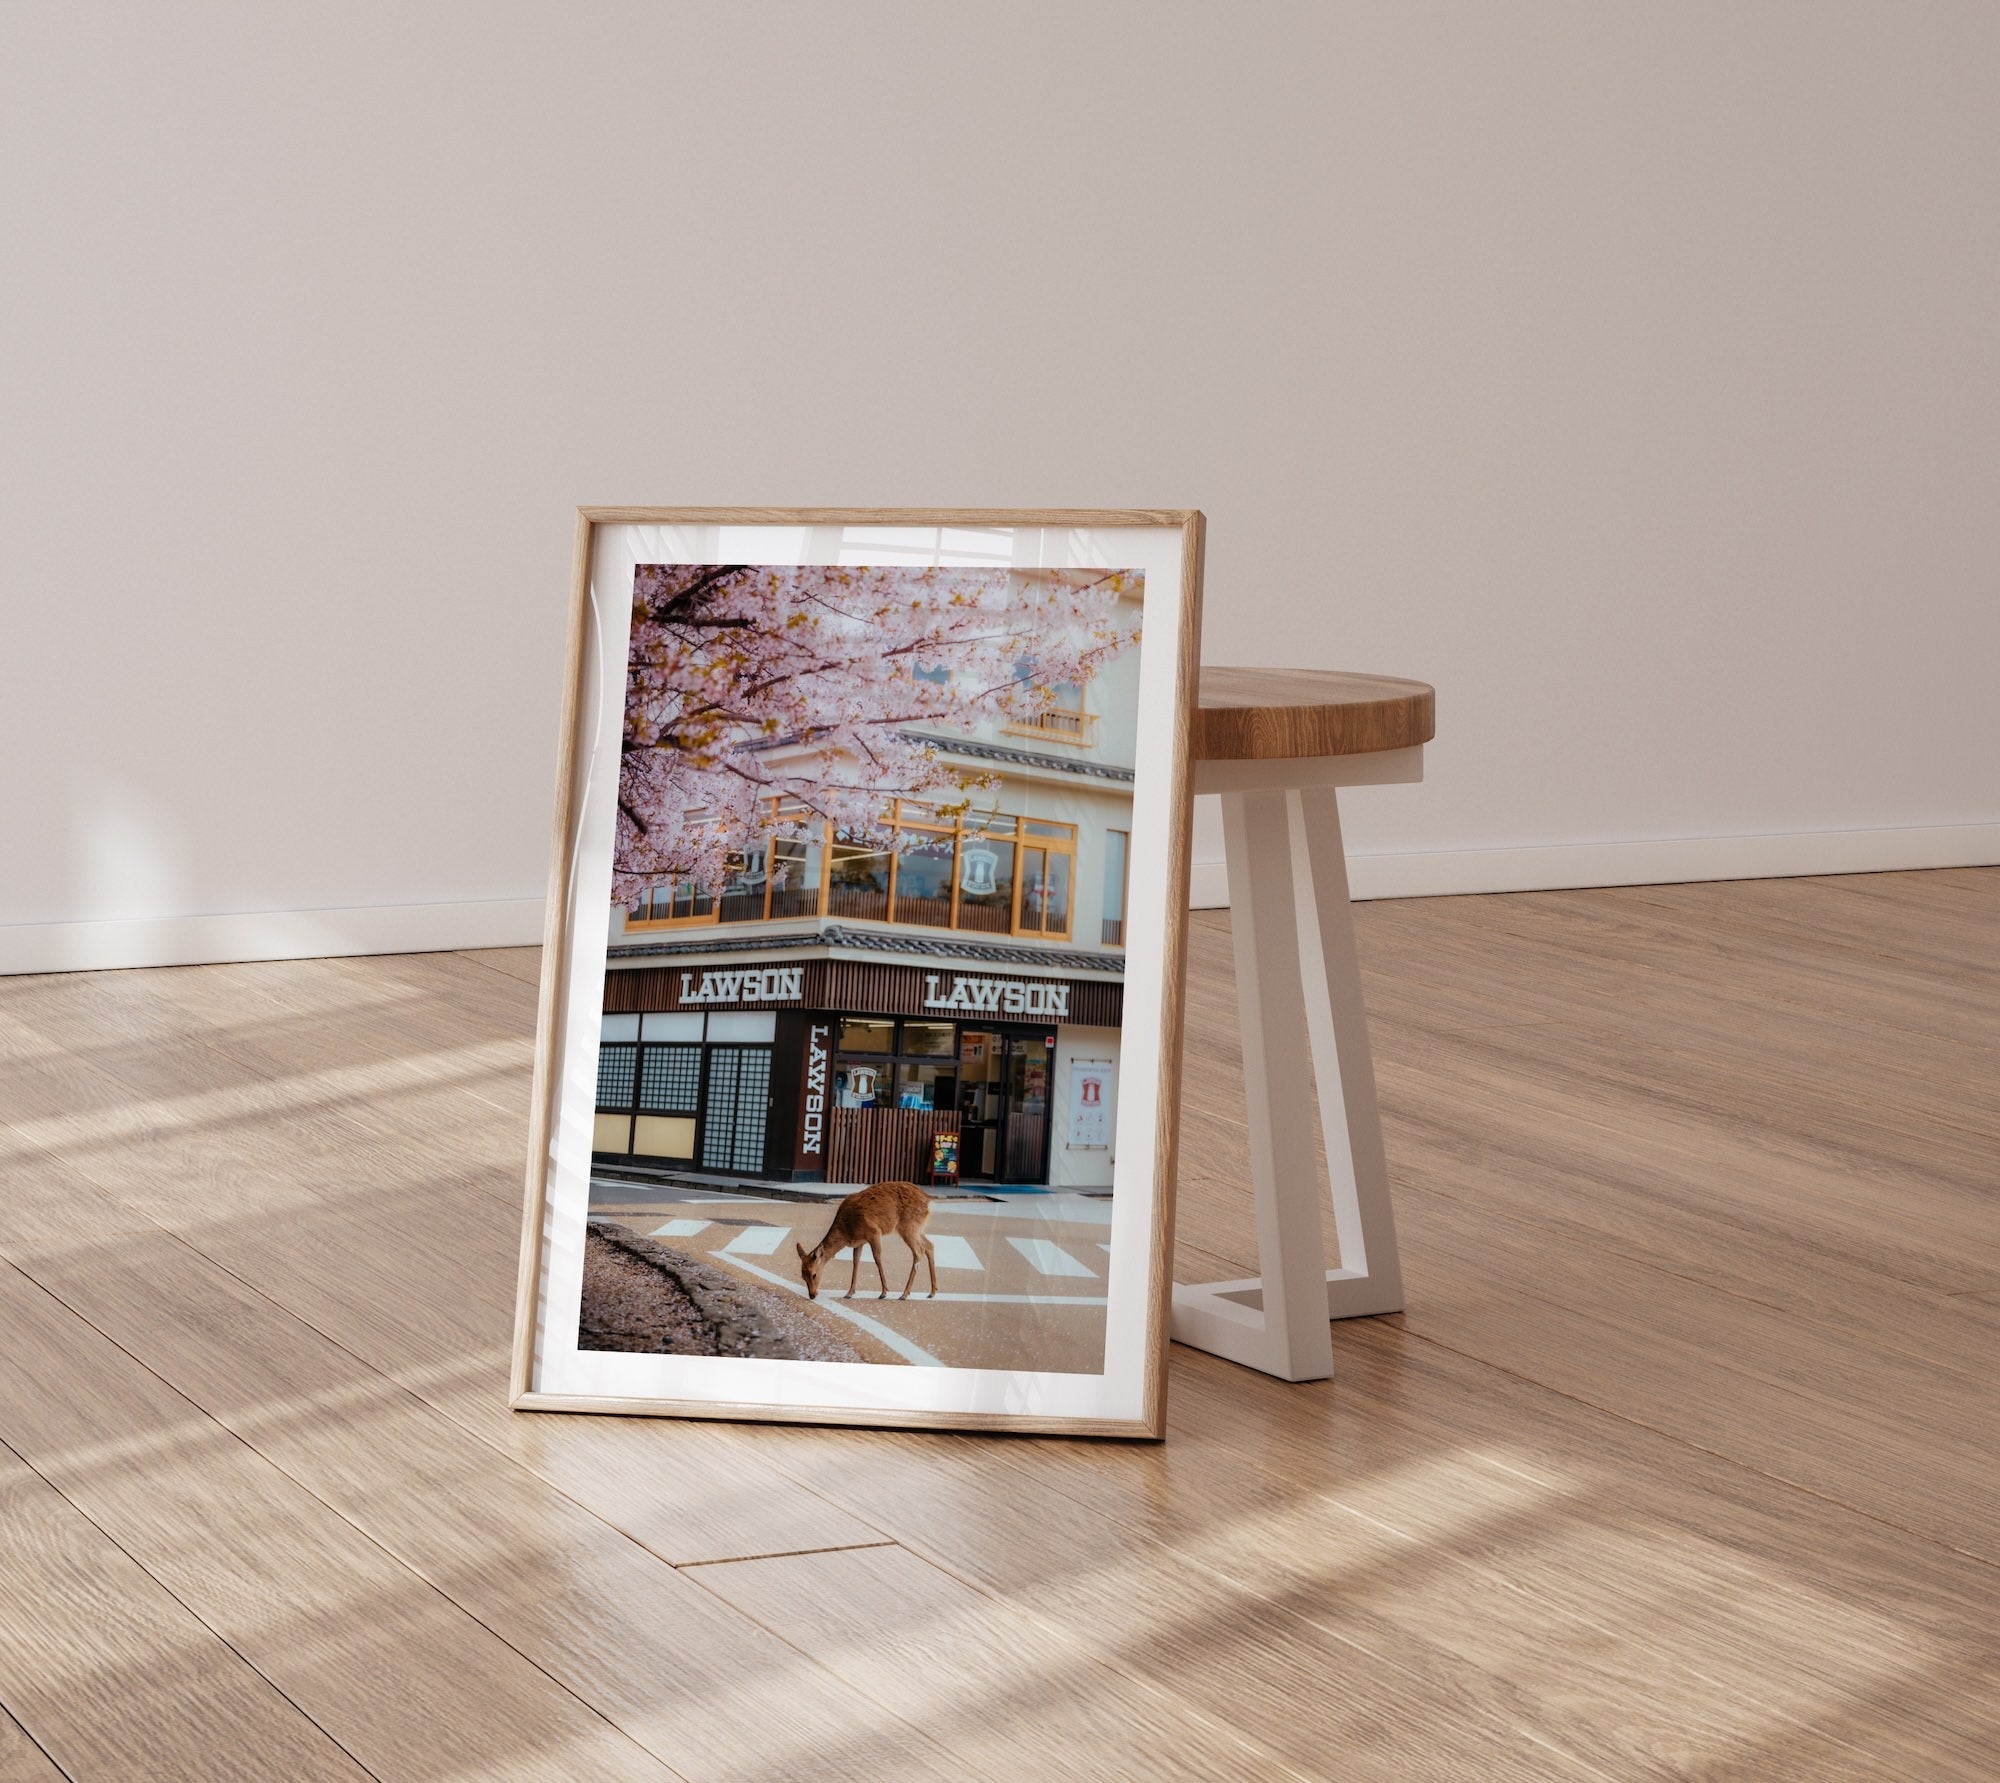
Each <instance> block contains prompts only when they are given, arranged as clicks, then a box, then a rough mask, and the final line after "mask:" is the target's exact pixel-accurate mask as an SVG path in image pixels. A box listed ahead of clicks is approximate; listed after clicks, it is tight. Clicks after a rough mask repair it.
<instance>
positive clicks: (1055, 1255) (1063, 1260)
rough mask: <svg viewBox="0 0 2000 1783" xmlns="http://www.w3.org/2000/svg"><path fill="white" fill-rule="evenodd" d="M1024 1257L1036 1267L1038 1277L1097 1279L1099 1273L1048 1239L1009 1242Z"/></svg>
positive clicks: (1024, 1239) (1016, 1239) (1010, 1240)
mask: <svg viewBox="0 0 2000 1783" xmlns="http://www.w3.org/2000/svg"><path fill="white" fill-rule="evenodd" d="M1007 1242H1008V1243H1009V1244H1011V1245H1012V1246H1013V1247H1014V1248H1015V1249H1016V1250H1017V1251H1019V1252H1020V1253H1021V1255H1022V1256H1024V1257H1026V1258H1027V1259H1028V1261H1029V1262H1030V1263H1031V1264H1033V1265H1034V1268H1035V1272H1036V1273H1037V1274H1038V1275H1087V1276H1091V1277H1093V1278H1095V1276H1096V1274H1097V1271H1096V1270H1094V1269H1091V1268H1089V1267H1088V1266H1086V1265H1085V1264H1082V1263H1079V1262H1078V1261H1077V1260H1076V1259H1075V1258H1074V1257H1072V1256H1071V1255H1070V1254H1069V1252H1068V1251H1066V1250H1064V1249H1063V1247H1062V1246H1061V1245H1059V1244H1055V1243H1052V1242H1051V1241H1050V1240H1048V1239H1046V1238H1014V1237H1012V1236H1010V1237H1009V1238H1008V1240H1007Z"/></svg>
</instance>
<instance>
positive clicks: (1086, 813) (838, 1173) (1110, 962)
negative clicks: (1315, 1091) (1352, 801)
mask: <svg viewBox="0 0 2000 1783" xmlns="http://www.w3.org/2000/svg"><path fill="white" fill-rule="evenodd" d="M1203 530H1204V523H1203V518H1202V516H1201V515H1200V513H1198V512H1195V511H1192V510H1180V509H1161V510H1152V509H1117V510H1096V509H1049V510H1014V509H949V510H935V509H838V508H584V509H581V510H579V512H578V515H577V525H576V539H575V559H574V566H573V573H572V580H571V589H570V617H569V634H568V646H567V651H566V656H565V663H564V670H563V688H564V695H563V703H562V717H561V726H560V735H559V764H558V774H557V797H556V809H555V821H554V835H553V843H552V865H551V871H550V883H549V903H548V919H547V925H546V936H545V946H544V953H543V965H542V980H541V1000H540V1009H539V1016H538V1022H537V1033H536V1056H535V1073H534V1084H533V1095H532V1102H531V1109H530V1122H529V1159H528V1172H527V1196H526V1209H525V1217H524V1222H523V1231H522V1247H521V1266H520V1277H519V1297H518V1305H517V1315H516V1331H515V1343H514V1352H513V1359H512V1371H511V1403H512V1404H513V1405H514V1406H515V1407H516V1408H517V1409H520V1410H525V1411H536V1410H551V1411H565V1412H577V1411H602V1412H614V1413H639V1414H653V1415H666V1416H688V1417H711V1418H716V1417H719V1418H739V1419H751V1420H771V1421H781V1422H812V1423H845V1424H874V1425H893V1426H903V1427H912V1428H922V1427H928V1428H945V1429H963V1430H1003V1431H1004V1430H1011V1431H1020V1432H1056V1433H1067V1434H1075V1435H1098V1436H1120V1437H1138V1438H1158V1437H1160V1436H1162V1435H1163V1434H1164V1431H1165V1416H1166V1347H1167V1330H1168V1319H1169V1305H1170V1295H1171V1256H1172V1237H1173V1184H1174V1171H1175V1159H1176V1144H1177V1125H1178V1103H1179V1074H1180V1051H1181V1033H1182V1025H1183V983H1184V979H1185V971H1186V940H1187V893H1188V871H1189V826H1190V816H1191V791H1192V772H1193V764H1192V733H1193V721H1194V708H1195V699H1196V676H1197V661H1198V655H1199V637H1200V608H1201V580H1202V554H1203ZM850 1294H851V1295H853V1296H854V1297H853V1298H848V1296H849V1295H850Z"/></svg>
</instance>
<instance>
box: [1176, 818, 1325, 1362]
mask: <svg viewBox="0 0 2000 1783" xmlns="http://www.w3.org/2000/svg"><path fill="white" fill-rule="evenodd" d="M1296 799H1297V794H1296V793H1286V792H1279V791H1266V792H1245V793H1225V794H1224V795H1223V800H1222V821H1223V828H1224V834H1225V837H1226V844H1227V849H1228V858H1229V885H1230V924H1231V928H1232V931H1233V933H1234V938H1235V944H1236V994H1237V1002H1238V1006H1239V1008H1240V1009H1241V1012H1242V1019H1243V1081H1244V1088H1245V1090H1246V1092H1247V1093H1248V1096H1249V1104H1250V1107H1249V1114H1250V1180H1251V1187H1252V1192H1253V1194H1254V1197H1255V1201H1256V1209H1257V1260H1258V1263H1259V1265H1260V1266H1261V1268H1262V1270H1263V1274H1262V1275H1261V1276H1260V1277H1258V1278H1256V1279H1254V1280H1250V1281H1242V1282H1213V1283H1207V1284H1203V1285H1200V1286H1195V1287H1189V1286H1177V1287H1176V1288H1175V1289H1174V1314H1173V1335H1174V1337H1175V1339H1176V1340H1177V1341H1178V1342H1181V1343H1187V1344H1192V1345H1194V1346H1195V1347H1196V1348H1199V1349H1204V1350H1208V1351H1211V1352H1212V1353H1214V1354H1216V1355H1220V1356H1226V1357H1228V1358H1229V1359H1230V1360H1231V1361H1233V1362H1241V1363H1243V1364H1245V1365H1246V1366H1248V1367H1251V1368H1257V1369H1261V1370H1262V1371H1263V1372H1264V1373H1266V1374H1274V1375H1277V1376H1278V1377H1279V1378H1281V1379H1283V1380H1291V1381H1309V1380H1324V1379H1325V1378H1326V1377H1327V1376H1328V1375H1330V1374H1332V1373H1333V1343H1332V1338H1331V1335H1330V1334H1329V1332H1328V1329H1327V1312H1326V1292H1327V1290H1326V1287H1325V1273H1326V1266H1325V1262H1324V1259H1323V1257H1322V1255H1321V1250H1320V1214H1319V1185H1318V1173H1317V1171H1316V1170H1315V1169H1314V1166H1313V1148H1312V1126H1311V1118H1312V1085H1311V1075H1310V1071H1309V1069H1308V1060H1309V1058H1310V1054H1309V1052H1308V1047H1309V1045H1310V1030H1309V1025H1308V1017H1307V1006H1308V1003H1309V1002H1310V1001H1311V994H1310V993H1309V991H1308V987H1307V985H1306V984H1305V982H1304V980H1303V977H1302V974H1301V970H1300V967H1301V961H1300V957H1299V946H1300V941H1301V937H1302V934H1303V931H1304V928H1305V926H1306V922H1307V920H1308V916H1307V912H1306V911H1303V910H1301V909H1300V907H1299V903H1298V886H1299V882H1300V880H1301V877H1302V876H1303V874H1304V868H1303V864H1302V862H1301V861H1300V859H1299V858H1298V855H1299V847H1300V844H1299V841H1298V839H1297V837H1296V835H1295V828H1296V825H1295V817H1296V804H1295V801H1296Z"/></svg>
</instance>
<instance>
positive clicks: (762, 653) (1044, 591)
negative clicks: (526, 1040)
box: [611, 564, 1141, 903]
mask: <svg viewBox="0 0 2000 1783" xmlns="http://www.w3.org/2000/svg"><path fill="white" fill-rule="evenodd" d="M1140 584H1141V573H1140V572H1139V571H1136V570H1111V571H1095V570H1093V571H1075V570H1007V569H936V568H930V569H913V568H906V567H881V568H852V567H833V566H806V567H760V566H753V565H744V564H721V565H710V564H642V565H640V566H639V569H638V572H637V574H636V576H635V577H634V579H633V592H632V640H631V649H630V652H629V654H628V658H627V668H626V688H625V738H624V751H623V756H622V759H621V763H620V772H619V784H618V834H617V846H616V854H615V860H614V865H613V874H612V887H611V894H612V897H613V899H614V900H615V901H617V902H619V903H626V902H629V901H631V900H633V899H635V898H637V897H638V896H639V895H640V894H641V892H642V891H643V890H644V889H645V888H646V887H647V886H648V885H649V884H651V883H653V882H655V881H657V880H658V879H660V878H662V877H663V876H666V875H670V874H671V875H677V876H685V877H686V878H687V879H689V880H690V881H692V882H693V884H694V885H695V887H696V888H697V889H698V890H700V891H703V892H715V891H718V890H719V889H720V888H721V887H722V885H723V883H724V882H725V881H726V879H727V878H728V876H729V870H728V866H727V862H728V857H729V856H730V855H731V854H732V853H737V852H740V851H742V850H743V849H745V848H746V847H751V846H756V845H758V844H759V843H760V842H761V840H762V839H763V838H765V837H767V836H770V835H772V834H777V835H780V836H785V835H799V834H802V833H804V832H805V831H807V830H808V829H810V830H813V831H817V829H818V827H819V825H820V823H821V822H822V821H828V822H831V823H833V824H834V825H836V826H838V827H840V828H842V829H844V830H846V831H847V832H848V833H849V834H850V835H852V836H854V837H856V838H857V839H858V838H861V837H869V838H874V839H875V840H876V841H877V842H878V844H879V843H883V842H886V840H887V838H888V836H889V834H890V832H889V830H888V829H887V827H886V826H885V824H884V818H885V817H886V815H887V813H888V810H889V807H890V803H891V801H892V800H894V799H896V798H899V797H900V798H926V799H930V800H932V801H934V802H938V803H941V804H945V805H950V804H952V803H958V804H963V803H964V802H965V801H967V800H968V799H969V798H970V797H971V796H972V795H973V794H974V793H976V792H978V791H979V790H980V789H981V788H982V787H986V786H990V785H991V784H992V783H993V781H992V777H991V776H982V775H980V774H979V773H977V772H976V771H973V770H970V769H968V768H967V767H966V766H965V765H964V764H961V763H955V762H952V761H950V760H948V759H947V758H946V756H945V755H944V754H943V753H942V752H941V750H940V749H939V748H938V746H937V745H936V744H935V743H932V742H927V741H925V740H924V738H923V735H922V733H931V734H934V735H935V734H946V733H950V732H954V731H956V732H961V733H962V732H965V731H968V730H972V729H975V728H977V727H979V726H982V725H985V724H991V723H993V722H995V721H998V720H1004V719H1014V720H1029V719H1033V718H1034V717H1035V716H1037V715H1038V714H1039V713H1040V712H1042V711H1044V710H1045V709H1046V708H1047V706H1048V703H1049V699H1048V690H1049V689H1051V688H1053V687H1059V686H1063V685H1069V684H1074V685H1079V686H1081V685H1085V684H1087V683H1089V682H1090V681H1091V680H1092V679H1093V678H1094V677H1095V676H1096V674H1097V673H1098V671H1099V670H1100V669H1101V668H1102V667H1103V666H1104V665H1105V664H1106V663H1107V662H1109V661H1111V659H1112V658H1114V657H1115V656H1118V655H1119V654H1120V653H1122V652H1123V651H1125V650H1128V649H1130V648H1131V647H1132V646H1133V645H1134V644H1135V643H1137V642H1138V638H1139V625H1138V621H1137V620H1136V619H1126V618H1124V617H1122V616H1121V615H1120V613H1119V612H1118V599H1119V596H1120V595H1121V594H1127V593H1136V592H1137V591H1138V589H1139V587H1140ZM774 800H775V801H777V802H778V803H777V806H776V809H777V810H778V811H779V812H780V813H781V817H780V821H779V822H778V824H777V827H776V829H775V830H774V829H773V827H772V811H773V809H774V807H773V801H774Z"/></svg>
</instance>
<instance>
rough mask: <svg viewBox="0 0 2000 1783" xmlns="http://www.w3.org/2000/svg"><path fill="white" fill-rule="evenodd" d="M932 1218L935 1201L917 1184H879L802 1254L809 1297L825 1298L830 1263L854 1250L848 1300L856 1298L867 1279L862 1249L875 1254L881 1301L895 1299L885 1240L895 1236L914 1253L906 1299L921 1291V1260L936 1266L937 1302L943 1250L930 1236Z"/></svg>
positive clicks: (839, 1213)
mask: <svg viewBox="0 0 2000 1783" xmlns="http://www.w3.org/2000/svg"><path fill="white" fill-rule="evenodd" d="M930 1217H931V1198H930V1196H929V1195H927V1194H925V1193H924V1191H923V1190H922V1189H920V1188H918V1187H917V1185H916V1184H915V1183H913V1182H878V1183H875V1184H872V1185H871V1186H870V1187H868V1188H865V1189H856V1190H855V1191H854V1193H853V1194H851V1195H849V1196H848V1197H847V1199H846V1200H845V1201H843V1202H842V1203H841V1204H840V1205H839V1207H837V1208H836V1209H835V1210H834V1215H833V1224H832V1225H831V1226H829V1227H828V1228H827V1229H826V1236H825V1237H824V1238H822V1239H821V1240H820V1241H819V1243H818V1244H816V1245H814V1246H813V1248H812V1249H811V1250H807V1249H806V1247H805V1246H804V1245H802V1244H801V1245H795V1246H794V1247H793V1248H794V1249H795V1250H796V1251H797V1252H798V1253H799V1273H800V1274H801V1275H802V1276H804V1277H805V1282H806V1293H807V1295H808V1296H809V1297H810V1298H811V1299H814V1300H817V1299H818V1298H819V1276H820V1271H821V1270H822V1269H824V1268H825V1267H826V1260H827V1258H829V1257H837V1256H839V1255H840V1253H841V1252H842V1251H844V1250H846V1249H847V1247H848V1246H849V1245H852V1246H853V1247H854V1267H853V1268H852V1269H850V1270H849V1271H848V1272H847V1292H846V1293H845V1294H843V1295H842V1296H841V1298H842V1299H843V1300H852V1299H853V1298H854V1284H855V1283H856V1282H857V1281H859V1280H860V1279H861V1247H862V1246H863V1245H864V1244H865V1245H866V1246H867V1247H868V1248H869V1249H870V1250H871V1251H873V1252H874V1253H875V1279H876V1280H877V1281H879V1282H880V1283H881V1284H882V1291H881V1293H879V1294H877V1295H876V1296H875V1298H876V1299H877V1300H886V1299H888V1297H889V1278H888V1277H887V1276H886V1275H884V1274H883V1273H882V1238H883V1235H884V1234H885V1233H889V1232H893V1233H895V1234H896V1236H897V1237H898V1238H900V1239H901V1240H902V1241H903V1242H904V1243H905V1244H906V1245H908V1246H909V1247H910V1279H909V1280H908V1281H906V1282H905V1283H904V1284H903V1294H902V1298H903V1299H905V1300H907V1299H909V1297H910V1290H911V1289H912V1288H913V1287H915V1286H916V1285H917V1260H918V1259H919V1258H922V1259H923V1261H924V1262H926V1263H928V1264H929V1265H930V1266H931V1291H930V1294H929V1295H928V1298H929V1299H932V1300H935V1299H936V1298H937V1247H936V1246H935V1245H933V1244H932V1243H931V1241H930V1240H929V1239H928V1238H926V1237H925V1236H924V1222H925V1221H926V1220H928V1219H929V1218H930Z"/></svg>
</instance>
